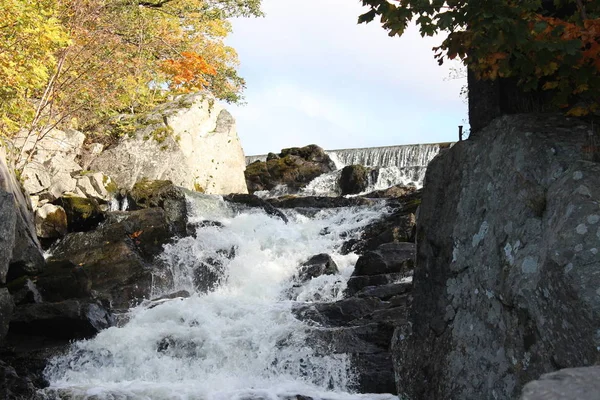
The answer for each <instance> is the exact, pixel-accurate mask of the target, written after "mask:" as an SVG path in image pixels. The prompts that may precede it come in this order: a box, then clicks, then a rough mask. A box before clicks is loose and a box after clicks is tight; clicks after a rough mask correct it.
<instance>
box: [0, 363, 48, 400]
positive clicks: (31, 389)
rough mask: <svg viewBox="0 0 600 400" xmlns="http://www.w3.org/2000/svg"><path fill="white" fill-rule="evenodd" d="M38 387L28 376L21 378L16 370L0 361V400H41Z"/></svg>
mask: <svg viewBox="0 0 600 400" xmlns="http://www.w3.org/2000/svg"><path fill="white" fill-rule="evenodd" d="M37 390H38V387H36V384H35V383H34V382H32V381H31V379H30V378H29V377H28V376H26V375H25V376H20V375H19V374H18V373H17V371H16V370H15V368H14V367H13V366H12V365H10V364H8V363H6V362H4V361H3V360H2V359H0V399H7V400H12V399H15V400H17V399H19V400H20V399H31V400H38V399H39V400H41V397H38V395H37V393H36V392H37Z"/></svg>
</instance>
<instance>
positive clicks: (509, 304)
mask: <svg viewBox="0 0 600 400" xmlns="http://www.w3.org/2000/svg"><path fill="white" fill-rule="evenodd" d="M590 132H591V129H590V127H589V126H587V125H586V124H584V123H582V122H581V121H580V120H577V119H567V118H564V117H558V116H556V117H555V116H551V115H550V116H549V115H541V116H536V115H516V116H507V117H503V118H500V119H498V120H496V121H495V122H494V123H493V124H491V125H490V126H489V127H488V128H486V129H485V130H483V131H482V132H481V134H480V135H479V136H478V138H477V139H476V140H467V141H463V142H459V143H457V144H456V145H455V146H454V147H452V148H451V149H450V150H448V151H447V152H445V153H444V154H442V155H440V156H439V157H437V158H436V159H434V160H433V162H432V163H431V164H430V166H429V168H428V171H427V175H426V178H425V187H424V192H423V200H422V204H421V207H420V211H419V219H418V224H417V238H416V241H417V244H418V249H417V260H416V262H417V264H416V268H415V276H414V291H413V295H414V301H413V309H412V311H411V317H410V321H411V323H412V331H411V330H410V329H408V327H404V328H403V329H398V330H396V332H395V339H394V342H393V343H392V351H393V357H394V361H395V367H396V378H397V384H398V391H399V394H400V395H402V396H403V398H405V399H414V400H416V399H450V398H456V399H482V398H485V399H510V398H516V397H518V396H519V394H520V391H521V388H522V387H523V385H524V384H525V383H526V382H528V381H531V380H534V379H537V378H538V377H539V376H540V375H541V374H542V373H545V372H550V371H554V370H557V369H560V368H567V367H578V366H586V365H592V364H595V363H598V362H599V361H600V351H599V349H600V347H599V346H600V337H599V336H598V331H597V329H598V327H599V326H600V314H599V312H600V296H598V294H599V293H600V289H599V288H600V275H599V274H598V270H600V206H599V203H600V164H599V163H595V162H591V161H589V159H590V157H589V156H590V155H589V154H588V153H587V152H586V151H585V150H586V149H587V148H588V147H586V144H587V143H588V141H589V139H588V134H589V133H590Z"/></svg>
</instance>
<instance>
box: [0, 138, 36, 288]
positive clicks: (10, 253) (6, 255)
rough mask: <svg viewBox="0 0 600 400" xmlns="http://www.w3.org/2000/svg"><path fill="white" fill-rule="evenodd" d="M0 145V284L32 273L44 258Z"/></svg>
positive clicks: (28, 210)
mask: <svg viewBox="0 0 600 400" xmlns="http://www.w3.org/2000/svg"><path fill="white" fill-rule="evenodd" d="M9 165H11V164H9V163H7V161H6V153H5V148H4V147H1V146H0V284H2V283H5V282H6V279H7V276H9V277H10V278H11V279H12V278H15V277H18V276H21V275H23V274H35V273H37V272H39V271H40V270H41V269H42V268H43V265H44V257H43V256H42V250H41V247H40V244H39V242H38V239H37V237H36V235H35V226H34V224H33V218H32V216H33V211H32V210H31V203H30V201H29V199H26V198H25V195H24V194H23V192H22V190H21V187H20V185H19V183H18V181H17V179H16V178H15V175H14V173H13V168H12V167H10V166H9Z"/></svg>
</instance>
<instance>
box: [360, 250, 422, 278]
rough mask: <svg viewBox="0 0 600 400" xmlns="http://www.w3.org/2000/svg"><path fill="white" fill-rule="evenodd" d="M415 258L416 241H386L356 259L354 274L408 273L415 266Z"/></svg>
mask: <svg viewBox="0 0 600 400" xmlns="http://www.w3.org/2000/svg"><path fill="white" fill-rule="evenodd" d="M414 258H415V245H414V243H385V244H382V245H380V246H379V247H378V248H377V250H375V251H368V252H366V253H365V254H364V255H362V256H361V257H360V258H359V259H358V260H357V261H356V266H355V267H354V272H353V273H352V276H364V275H381V274H394V273H404V274H408V273H409V272H410V271H412V269H413V267H414Z"/></svg>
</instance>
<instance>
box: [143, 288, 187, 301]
mask: <svg viewBox="0 0 600 400" xmlns="http://www.w3.org/2000/svg"><path fill="white" fill-rule="evenodd" d="M188 297H190V292H188V291H187V290H178V291H177V292H173V293H169V294H165V295H162V296H160V297H157V298H156V299H152V301H153V302H156V301H162V300H173V299H179V298H183V299H185V298H188Z"/></svg>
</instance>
